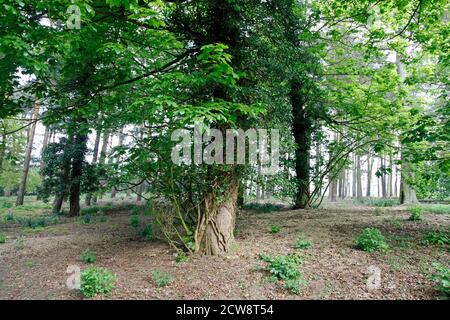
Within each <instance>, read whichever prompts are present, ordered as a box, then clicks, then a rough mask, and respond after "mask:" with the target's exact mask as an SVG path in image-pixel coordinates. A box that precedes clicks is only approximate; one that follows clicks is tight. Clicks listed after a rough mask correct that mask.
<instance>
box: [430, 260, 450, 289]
mask: <svg viewBox="0 0 450 320" xmlns="http://www.w3.org/2000/svg"><path fill="white" fill-rule="evenodd" d="M433 267H434V269H435V272H434V274H433V275H432V276H431V279H432V280H434V281H436V282H437V288H436V289H437V290H438V291H439V293H440V294H442V295H443V296H445V297H447V298H448V297H450V269H449V268H448V267H447V266H444V265H443V264H440V263H437V262H435V263H433Z"/></svg>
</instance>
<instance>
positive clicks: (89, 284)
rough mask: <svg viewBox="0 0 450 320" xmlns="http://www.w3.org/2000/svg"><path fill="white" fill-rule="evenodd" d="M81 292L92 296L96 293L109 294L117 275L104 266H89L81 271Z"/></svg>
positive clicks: (88, 296) (89, 296)
mask: <svg viewBox="0 0 450 320" xmlns="http://www.w3.org/2000/svg"><path fill="white" fill-rule="evenodd" d="M80 281H81V283H80V290H81V293H82V294H83V295H84V296H85V297H87V298H92V297H94V296H96V295H97V294H109V293H111V291H112V290H113V289H114V286H115V282H116V281H117V277H116V276H114V275H113V274H112V272H111V271H109V270H108V269H105V268H97V267H90V268H88V269H86V270H83V271H82V272H81V278H80Z"/></svg>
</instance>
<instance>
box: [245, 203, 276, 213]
mask: <svg viewBox="0 0 450 320" xmlns="http://www.w3.org/2000/svg"><path fill="white" fill-rule="evenodd" d="M284 208H285V207H284V206H283V205H281V204H274V203H257V202H251V203H247V204H245V205H243V206H242V209H244V210H253V211H256V212H260V213H268V212H271V211H280V210H282V209H284Z"/></svg>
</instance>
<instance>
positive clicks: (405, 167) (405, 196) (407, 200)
mask: <svg viewBox="0 0 450 320" xmlns="http://www.w3.org/2000/svg"><path fill="white" fill-rule="evenodd" d="M395 64H396V66H397V73H398V75H399V77H400V79H402V80H404V79H405V77H406V74H405V69H404V66H403V63H402V62H401V61H400V56H399V54H398V53H396V55H395ZM400 152H401V153H400V159H401V162H402V167H401V171H400V204H411V203H418V200H417V196H416V190H414V188H413V187H412V186H410V185H409V181H411V180H413V179H414V173H413V168H412V164H410V163H408V159H405V157H404V153H403V146H402V145H401V142H400Z"/></svg>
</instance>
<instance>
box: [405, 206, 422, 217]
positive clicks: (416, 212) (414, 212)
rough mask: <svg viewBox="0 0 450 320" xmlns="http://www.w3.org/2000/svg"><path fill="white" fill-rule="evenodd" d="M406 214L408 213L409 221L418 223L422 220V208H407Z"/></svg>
mask: <svg viewBox="0 0 450 320" xmlns="http://www.w3.org/2000/svg"><path fill="white" fill-rule="evenodd" d="M408 212H409V213H410V216H409V219H408V220H409V221H420V220H422V212H423V209H422V207H419V206H413V207H409V208H408Z"/></svg>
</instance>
